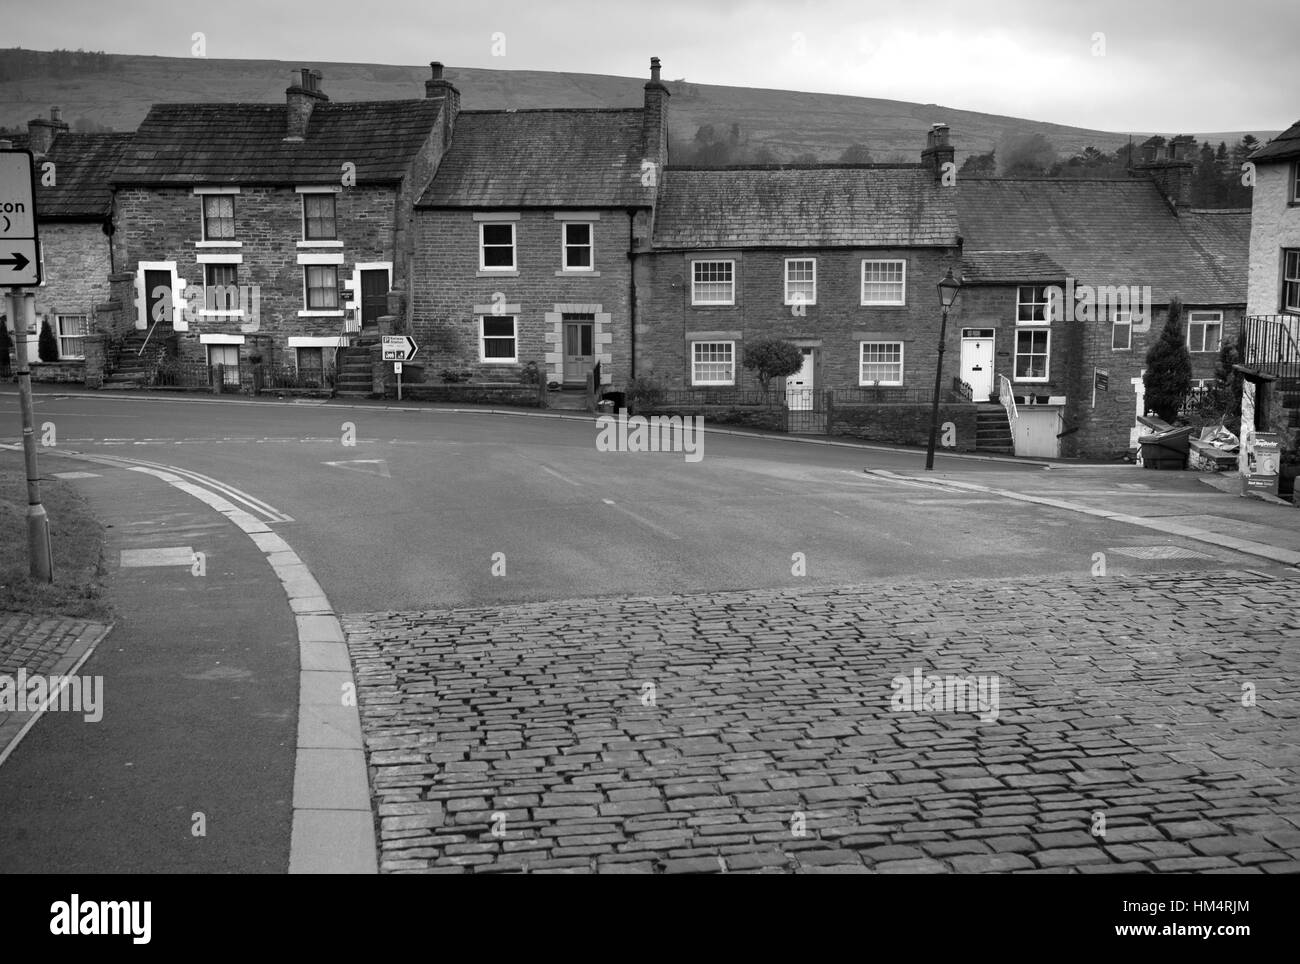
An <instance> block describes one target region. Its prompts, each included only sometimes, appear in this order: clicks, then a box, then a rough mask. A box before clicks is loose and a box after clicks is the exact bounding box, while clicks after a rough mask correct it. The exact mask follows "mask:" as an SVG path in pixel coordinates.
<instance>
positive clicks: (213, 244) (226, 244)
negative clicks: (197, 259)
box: [194, 241, 244, 248]
mask: <svg viewBox="0 0 1300 964" xmlns="http://www.w3.org/2000/svg"><path fill="white" fill-rule="evenodd" d="M243 246H244V242H243V241H195V242H194V247H196V248H242V247H243Z"/></svg>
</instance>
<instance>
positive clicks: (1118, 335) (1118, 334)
mask: <svg viewBox="0 0 1300 964" xmlns="http://www.w3.org/2000/svg"><path fill="white" fill-rule="evenodd" d="M1132 348H1133V312H1131V311H1117V312H1115V320H1114V321H1113V322H1112V323H1111V326H1110V350H1111V351H1129V350H1131V349H1132Z"/></svg>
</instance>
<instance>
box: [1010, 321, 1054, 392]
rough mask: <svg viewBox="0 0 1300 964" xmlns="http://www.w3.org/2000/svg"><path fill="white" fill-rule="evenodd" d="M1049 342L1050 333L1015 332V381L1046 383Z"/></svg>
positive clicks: (1050, 340)
mask: <svg viewBox="0 0 1300 964" xmlns="http://www.w3.org/2000/svg"><path fill="white" fill-rule="evenodd" d="M1051 342H1052V333H1051V332H1050V331H1018V332H1016V367H1015V373H1016V381H1018V382H1045V381H1047V372H1048V362H1049V358H1050V346H1051Z"/></svg>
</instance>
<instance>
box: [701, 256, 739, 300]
mask: <svg viewBox="0 0 1300 964" xmlns="http://www.w3.org/2000/svg"><path fill="white" fill-rule="evenodd" d="M735 303H736V262H734V261H693V262H691V304H693V305H734V304H735Z"/></svg>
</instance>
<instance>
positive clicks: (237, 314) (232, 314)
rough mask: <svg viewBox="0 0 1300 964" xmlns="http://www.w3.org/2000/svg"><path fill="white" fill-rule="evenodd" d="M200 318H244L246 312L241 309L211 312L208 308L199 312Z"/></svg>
mask: <svg viewBox="0 0 1300 964" xmlns="http://www.w3.org/2000/svg"><path fill="white" fill-rule="evenodd" d="M199 317H200V318H243V317H244V310H243V309H242V308H240V309H239V310H237V311H209V310H208V309H206V308H203V309H200V310H199Z"/></svg>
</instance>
